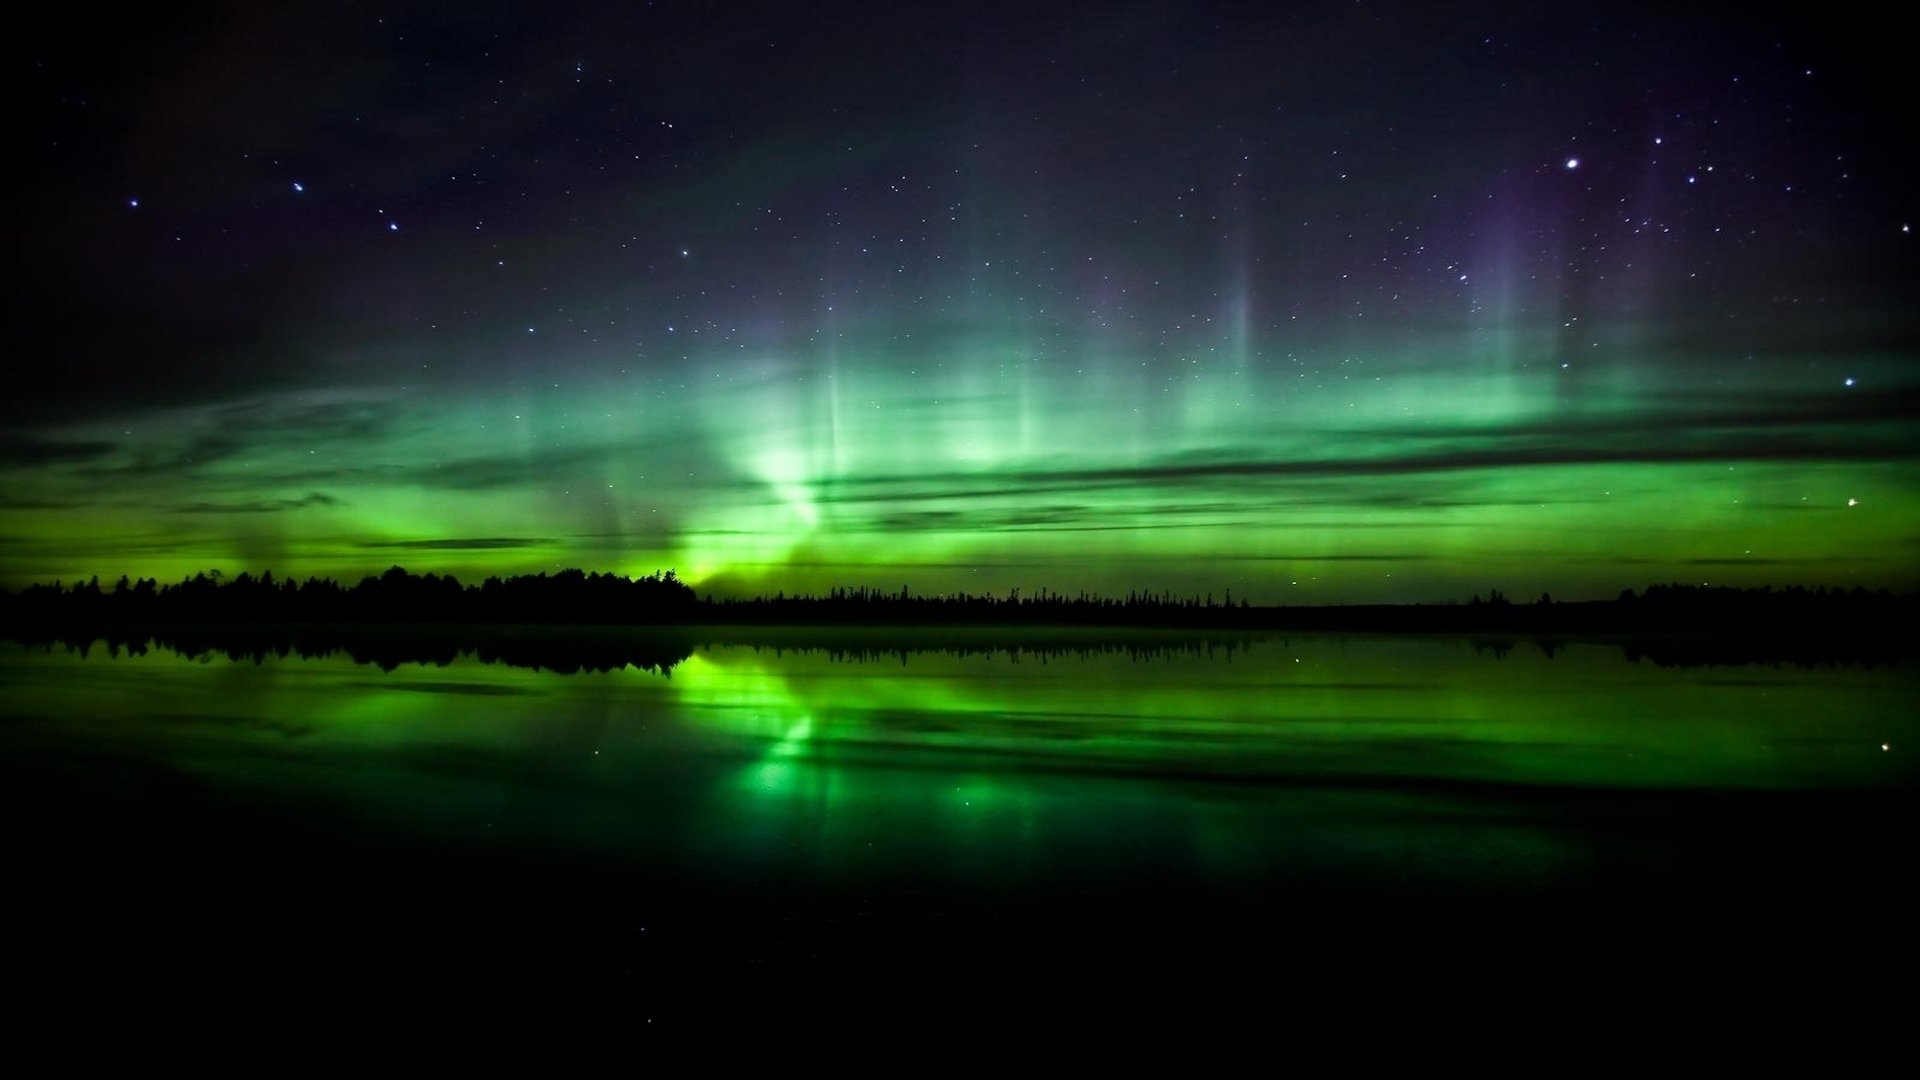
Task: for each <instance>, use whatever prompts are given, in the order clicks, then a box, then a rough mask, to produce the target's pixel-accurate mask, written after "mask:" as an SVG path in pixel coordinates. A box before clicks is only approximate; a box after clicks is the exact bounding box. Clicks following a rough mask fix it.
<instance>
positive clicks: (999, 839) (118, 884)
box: [0, 629, 1920, 1024]
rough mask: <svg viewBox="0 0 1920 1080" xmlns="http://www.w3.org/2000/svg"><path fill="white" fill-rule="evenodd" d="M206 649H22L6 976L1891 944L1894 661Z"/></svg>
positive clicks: (1331, 963) (1606, 652)
mask: <svg viewBox="0 0 1920 1080" xmlns="http://www.w3.org/2000/svg"><path fill="white" fill-rule="evenodd" d="M530 633H532V632H530ZM535 636H537V635H535ZM612 636H613V637H615V638H617V637H618V634H617V632H616V633H613V634H612ZM606 637H607V635H606V634H600V633H596V636H595V640H596V641H597V642H600V643H601V644H603V645H604V642H605V638H606ZM187 649H188V651H189V652H191V653H194V655H182V654H181V653H179V652H176V651H173V650H171V649H168V648H164V647H159V646H154V647H151V648H148V649H146V650H145V651H144V652H140V653H137V654H130V653H129V652H128V651H126V650H124V649H122V648H118V647H114V648H109V647H108V646H107V645H106V644H105V643H95V644H93V645H91V646H89V647H87V648H85V649H79V648H73V647H68V646H64V645H55V646H53V647H44V646H43V647H25V646H21V645H19V644H13V643H8V644H4V645H0V716H4V723H3V724H0V761H4V773H3V774H0V780H4V785H5V792H6V799H7V803H6V810H7V813H8V820H9V821H10V823H11V824H10V832H11V834H12V841H11V843H10V847H11V849H12V851H11V854H10V856H9V859H10V861H11V868H12V872H11V873H10V874H9V875H8V876H9V877H10V879H11V881H12V883H13V884H12V885H11V886H9V889H10V892H11V896H12V907H13V911H14V915H13V924H14V925H15V926H16V927H25V928H28V932H27V933H25V934H24V936H23V937H22V939H21V940H22V942H23V944H22V945H21V947H20V948H19V949H18V950H16V956H15V961H16V967H15V970H16V971H17V972H28V973H33V974H34V975H35V977H37V978H39V979H42V980H44V981H45V983H46V984H47V985H51V986H61V987H67V988H69V989H72V988H76V987H79V988H87V989H88V992H90V993H102V992H111V993H114V994H122V995H126V996H128V997H139V996H140V995H151V994H155V993H159V992H161V991H162V990H164V988H165V987H166V986H168V985H169V983H170V980H173V979H175V978H177V977H178V975H179V973H181V972H183V971H191V972H193V973H194V975H195V977H196V978H200V979H207V980H212V981H214V982H217V983H221V984H223V985H226V986H228V987H230V988H231V987H247V988H257V989H259V991H260V992H262V993H271V994H279V995H289V996H301V995H305V996H313V995H329V994H336V993H342V992H345V993H358V992H361V991H364V990H371V989H373V988H376V987H377V988H380V989H382V990H384V991H387V992H395V993H399V992H406V993H413V992H417V993H419V994H421V995H446V994H456V995H475V994H492V995H508V996H512V995H519V994H526V993H528V992H529V989H530V988H531V987H535V986H538V987H543V988H546V989H544V990H542V993H564V994H578V995H580V996H581V997H583V998H586V997H591V998H592V999H593V1000H594V1001H596V1002H599V1003H600V1004H602V1005H605V1004H606V1003H609V1002H619V1003H620V1005H621V1008H623V1009H630V1010H631V1011H630V1015H632V1016H640V1015H644V1016H645V1018H646V1019H647V1020H648V1021H649V1022H653V1021H658V1022H660V1023H662V1024H668V1023H679V1024H693V1023H698V1022H700V1021H702V1020H703V1019H711V1018H713V1017H716V1016H732V1015H734V1012H733V1010H734V1009H736V1008H737V1007H738V1004H739V1002H741V1001H742V1000H748V999H751V998H752V997H753V996H754V995H755V994H759V993H767V994H774V993H775V992H776V991H775V990H773V989H771V988H775V987H784V988H791V987H792V986H794V985H795V984H796V983H798V984H804V985H807V986H809V987H812V988H814V989H815V990H818V989H819V988H821V987H842V986H844V987H848V988H850V989H849V990H848V992H849V993H858V994H864V997H865V999H866V1000H868V1001H869V1002H870V1003H872V1004H876V1005H886V1004H888V1003H889V1002H891V1003H892V1004H893V1005H895V1006H899V1004H900V1001H901V997H900V995H907V996H911V995H912V994H915V993H930V992H933V991H935V990H940V989H945V990H949V991H951V990H954V989H955V988H965V987H976V986H994V987H999V988H1002V989H1006V988H1009V987H1012V988H1018V987H1020V986H1022V985H1027V986H1028V987H1029V988H1031V985H1033V984H1035V983H1039V984H1043V985H1056V984H1057V985H1061V986H1067V985H1071V986H1075V987H1083V988H1087V989H1090V990H1096V991H1098V990H1102V989H1104V990H1106V991H1108V992H1111V991H1112V990H1113V988H1114V987H1115V986H1116V985H1125V986H1127V987H1129V988H1130V989H1128V990H1127V991H1126V993H1124V994H1123V995H1121V996H1122V997H1125V998H1126V999H1127V1000H1129V1001H1134V1002H1138V1001H1140V1000H1158V999H1160V998H1163V997H1167V996H1178V995H1184V994H1186V993H1187V992H1188V991H1187V990H1185V989H1179V988H1182V987H1189V986H1192V985H1194V984H1196V983H1200V984H1204V983H1207V982H1209V981H1216V980H1220V979H1225V978H1228V977H1231V978H1233V979H1236V980H1237V979H1240V978H1243V977H1245V976H1246V975H1247V974H1248V973H1249V972H1253V973H1261V974H1265V975H1273V974H1275V973H1280V972H1287V973H1289V975H1288V977H1287V979H1286V980H1284V981H1285V982H1286V983H1287V984H1288V985H1292V986H1293V987H1294V988H1295V989H1296V990H1297V989H1298V988H1299V986H1301V985H1303V984H1302V983H1300V982H1298V981H1297V979H1296V977H1298V978H1308V977H1310V978H1311V980H1312V982H1311V985H1313V986H1319V987H1325V986H1330V985H1342V986H1349V987H1351V986H1353V985H1364V986H1368V987H1371V988H1372V989H1371V990H1370V991H1369V992H1372V993H1379V992H1383V988H1385V987H1392V986H1397V987H1405V986H1409V985H1415V984H1418V985H1428V984H1430V983H1432V982H1434V981H1435V980H1441V981H1444V978H1446V977H1447V976H1445V975H1444V973H1446V972H1450V971H1456V970H1460V968H1461V965H1470V966H1471V967H1472V969H1473V971H1475V972H1476V973H1477V974H1476V976H1475V977H1476V978H1480V977H1487V978H1491V977H1492V976H1491V975H1489V972H1505V973H1508V974H1509V975H1511V976H1512V978H1514V979H1517V980H1519V979H1524V980H1532V981H1526V982H1524V985H1527V986H1533V985H1542V984H1541V983H1540V982H1539V980H1547V983H1546V984H1550V985H1554V986H1558V987H1560V988H1561V989H1562V990H1563V991H1564V990H1565V989H1566V988H1568V987H1578V988H1581V989H1582V990H1583V991H1584V992H1588V993H1602V992H1605V993H1612V992H1613V988H1615V987H1617V986H1619V985H1622V983H1623V981H1631V980H1633V979H1635V978H1641V979H1645V978H1646V976H1647V974H1648V972H1649V971H1650V970H1652V967H1653V966H1655V965H1656V964H1666V965H1675V964H1677V965H1679V968H1680V970H1681V971H1682V972H1692V976H1691V977H1692V978H1694V979H1695V980H1699V979H1711V980H1713V981H1715V982H1716V983H1717V984H1723V985H1727V986H1748V987H1751V986H1752V985H1754V984H1753V983H1752V982H1751V980H1755V979H1758V980H1761V983H1760V984H1759V985H1763V986H1768V987H1774V986H1778V987H1782V988H1785V987H1793V988H1798V989H1801V990H1804V989H1805V988H1807V987H1808V986H1811V985H1813V984H1814V983H1813V982H1812V981H1809V980H1817V981H1823V982H1832V981H1835V980H1842V979H1845V978H1850V977H1851V975H1852V973H1854V972H1855V971H1856V966H1857V965H1867V966H1875V967H1881V966H1889V965H1905V964H1907V963H1909V962H1910V960H1911V958H1912V945H1913V940H1912V931H1911V930H1910V929H1908V926H1907V924H1908V922H1909V921H1910V918H1911V912H1912V910H1913V904H1914V901H1915V899H1916V896H1915V890H1914V888H1913V887H1912V886H1911V885H1910V884H1908V883H1907V880H1906V878H1907V874H1906V863H1908V862H1910V861H1911V840H1910V828H1911V826H1910V808H1911V803H1912V798H1911V796H1912V792H1913V790H1914V782H1915V779H1916V770H1915V767H1914V765H1913V761H1914V755H1913V752H1912V751H1913V748H1914V747H1915V746H1916V740H1915V736H1916V735H1920V731H1916V726H1920V718H1917V717H1916V710H1915V708H1914V703H1915V701H1916V700H1920V697H1917V696H1916V694H1915V690H1916V679H1915V674H1916V673H1915V668H1914V667H1913V666H1912V665H1910V664H1896V665H1892V666H1888V665H1878V666H1864V665H1861V666H1856V665H1846V664H1834V665H1823V666H1797V665H1795V664H1793V663H1791V662H1781V661H1775V662H1763V663H1747V664H1731V663H1721V664H1717V665H1699V666H1694V665H1689V664H1683V663H1678V662H1675V661H1673V660H1671V659H1668V660H1666V661H1664V662H1663V661H1662V660H1661V659H1660V657H1658V656H1654V655H1637V656H1635V655H1630V654H1629V652H1628V651H1625V650H1623V649H1622V648H1620V647H1618V646H1616V645H1610V644H1604V643H1578V642H1573V643H1558V644H1554V645H1549V646H1541V645H1539V644H1536V643H1533V642H1528V641H1470V640H1467V639H1464V638H1445V637H1435V638H1409V637H1392V636H1365V635H1344V636H1343V635H1326V636H1294V637H1288V636H1282V635H1220V636H1214V637H1203V636H1195V635H1191V634H1183V633H1177V632H1148V631H1141V632H1138V633H1132V634H1129V633H1125V632H1112V633H1099V634H1092V633H1083V632H1076V631H1070V630H1055V631H1046V632H1038V631H1035V632H1004V631H1003V632H995V631H990V630H974V631H954V632H947V633H933V632H928V631H837V632H831V633H830V632H826V631H819V632H809V631H804V630H772V629H763V630H757V631H747V630H702V631H695V632H691V633H690V634H689V635H687V637H686V639H685V641H684V642H681V643H679V644H678V645H676V646H674V647H672V648H667V649H664V650H662V649H660V648H658V647H657V646H656V645H654V644H647V645H644V646H643V651H646V653H647V655H649V656H652V655H656V654H658V655H661V656H664V657H666V659H665V660H663V661H662V662H661V663H659V664H656V665H652V666H649V667H644V668H642V667H632V666H628V667H615V669H613V670H603V671H590V670H589V671H578V672H574V673H569V674H561V673H557V672H555V671H553V670H549V669H545V668H538V669H537V668H532V667H524V666H514V665H512V664H508V663H487V662H483V661H482V660H481V659H479V658H478V657H477V656H476V655H475V654H471V653H459V652H457V651H456V652H453V653H452V654H451V655H448V654H445V653H443V654H441V655H440V656H439V657H438V662H434V663H426V664H422V663H409V662H396V661H394V660H391V659H389V660H387V661H386V663H384V664H377V665H376V664H363V663H356V662H355V661H354V660H353V659H352V658H350V657H349V656H347V655H345V654H338V653H336V654H334V655H330V656H312V657H306V658H303V657H301V656H300V655H298V653H297V651H290V652H289V653H288V654H287V655H284V656H282V655H276V654H275V653H276V651H277V650H264V655H247V653H248V652H249V651H250V649H249V648H236V649H234V650H233V655H228V654H227V653H224V652H220V651H216V650H215V649H214V648H212V647H210V646H207V645H205V644H204V643H199V644H195V645H192V646H187ZM483 651H484V650H483ZM617 651H618V650H617V649H616V650H615V652H616V653H617ZM489 655H492V654H489ZM543 655H545V654H543ZM550 666H551V665H549V667H550ZM249 992H251V990H250V991H249ZM1271 992H1272V993H1280V992H1281V991H1280V990H1277V989H1276V990H1272V991H1271ZM780 1000H781V1001H782V1002H783V1005H782V1008H784V1009H785V1010H788V1011H793V1012H797V1013H800V1014H806V1015H813V1014H815V1013H818V1014H820V1015H829V1014H834V1015H844V1014H841V1013H839V1012H838V1009H839V1006H838V1005H837V1004H836V1005H834V1006H832V1007H829V1006H828V1005H827V1004H825V1003H824V1002H823V1001H822V1000H821V999H820V998H818V997H811V996H806V995H801V996H792V995H790V994H789V995H785V996H782V997H781V998H780ZM838 1000H839V999H836V1001H838Z"/></svg>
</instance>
